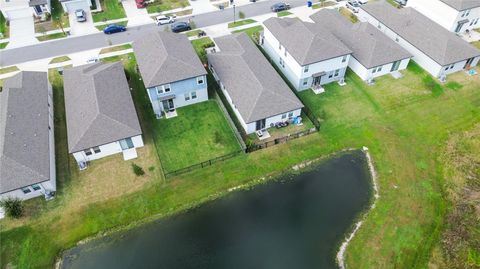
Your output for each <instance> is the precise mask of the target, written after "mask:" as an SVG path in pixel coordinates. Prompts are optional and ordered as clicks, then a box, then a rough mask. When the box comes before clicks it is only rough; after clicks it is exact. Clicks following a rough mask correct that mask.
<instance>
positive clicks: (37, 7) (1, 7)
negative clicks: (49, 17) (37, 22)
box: [0, 0, 51, 20]
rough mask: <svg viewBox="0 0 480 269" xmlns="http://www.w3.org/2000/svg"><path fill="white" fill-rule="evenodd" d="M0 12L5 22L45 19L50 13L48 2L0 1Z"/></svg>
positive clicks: (40, 0) (33, 0) (41, 0)
mask: <svg viewBox="0 0 480 269" xmlns="http://www.w3.org/2000/svg"><path fill="white" fill-rule="evenodd" d="M0 11H2V14H3V17H5V18H6V19H7V20H14V19H20V18H25V17H29V16H30V17H31V16H35V17H45V15H46V14H47V13H51V12H50V0H0Z"/></svg>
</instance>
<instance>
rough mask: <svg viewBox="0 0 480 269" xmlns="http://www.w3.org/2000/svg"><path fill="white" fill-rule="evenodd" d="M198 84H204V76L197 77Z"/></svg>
mask: <svg viewBox="0 0 480 269" xmlns="http://www.w3.org/2000/svg"><path fill="white" fill-rule="evenodd" d="M197 84H198V85H201V84H203V76H201V77H197Z"/></svg>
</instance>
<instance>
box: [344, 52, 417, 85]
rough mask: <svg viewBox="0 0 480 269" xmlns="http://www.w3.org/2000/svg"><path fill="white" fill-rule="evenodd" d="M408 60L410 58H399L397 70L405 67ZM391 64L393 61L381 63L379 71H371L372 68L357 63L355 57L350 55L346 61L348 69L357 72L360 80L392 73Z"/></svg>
mask: <svg viewBox="0 0 480 269" xmlns="http://www.w3.org/2000/svg"><path fill="white" fill-rule="evenodd" d="M409 62H410V58H408V59H403V60H401V62H400V66H399V67H398V71H401V70H404V69H406V68H407V66H408V63H409ZM392 65H393V63H388V64H384V65H382V70H381V71H379V72H375V73H373V68H370V69H367V68H366V67H365V66H363V65H362V64H361V63H359V62H358V61H357V59H355V57H350V61H349V63H348V67H350V69H352V71H353V72H355V74H357V75H358V76H359V77H360V78H361V79H362V80H365V81H366V80H368V79H370V78H377V77H380V76H383V75H387V74H390V73H392V72H391V70H392Z"/></svg>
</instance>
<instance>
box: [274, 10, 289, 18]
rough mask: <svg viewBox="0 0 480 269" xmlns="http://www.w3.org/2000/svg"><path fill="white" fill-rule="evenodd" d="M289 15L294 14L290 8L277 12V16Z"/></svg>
mask: <svg viewBox="0 0 480 269" xmlns="http://www.w3.org/2000/svg"><path fill="white" fill-rule="evenodd" d="M288 15H292V12H290V11H288V10H283V11H280V12H277V17H285V16H288Z"/></svg>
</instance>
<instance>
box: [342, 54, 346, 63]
mask: <svg viewBox="0 0 480 269" xmlns="http://www.w3.org/2000/svg"><path fill="white" fill-rule="evenodd" d="M346 61H347V55H344V56H343V58H342V63H344V62H346Z"/></svg>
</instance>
